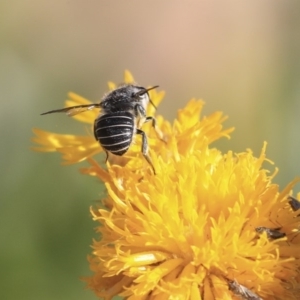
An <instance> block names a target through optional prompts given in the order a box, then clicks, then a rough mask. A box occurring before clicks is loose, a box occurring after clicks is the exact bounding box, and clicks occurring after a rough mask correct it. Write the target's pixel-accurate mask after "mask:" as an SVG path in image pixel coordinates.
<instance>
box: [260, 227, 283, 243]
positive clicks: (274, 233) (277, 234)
mask: <svg viewBox="0 0 300 300" xmlns="http://www.w3.org/2000/svg"><path fill="white" fill-rule="evenodd" d="M280 229H281V227H277V228H268V227H264V226H259V227H256V228H255V231H256V232H257V233H259V234H262V233H264V232H265V233H266V235H267V237H268V239H269V240H277V239H281V238H283V237H285V236H286V234H285V233H284V232H281V231H279V230H280Z"/></svg>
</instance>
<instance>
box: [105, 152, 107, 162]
mask: <svg viewBox="0 0 300 300" xmlns="http://www.w3.org/2000/svg"><path fill="white" fill-rule="evenodd" d="M105 154H106V158H105V163H107V161H108V152H107V151H105Z"/></svg>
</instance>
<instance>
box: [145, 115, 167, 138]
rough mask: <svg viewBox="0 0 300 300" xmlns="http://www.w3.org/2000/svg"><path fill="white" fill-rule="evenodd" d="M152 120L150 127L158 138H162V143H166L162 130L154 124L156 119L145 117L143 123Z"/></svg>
mask: <svg viewBox="0 0 300 300" xmlns="http://www.w3.org/2000/svg"><path fill="white" fill-rule="evenodd" d="M149 121H152V127H153V128H154V130H155V132H156V134H157V136H158V137H159V139H160V140H162V141H163V142H164V143H166V140H165V139H164V135H163V133H162V131H161V130H160V129H159V128H158V127H157V126H156V119H155V118H154V117H152V116H149V117H146V120H145V123H146V122H149Z"/></svg>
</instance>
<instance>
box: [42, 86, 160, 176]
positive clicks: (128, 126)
mask: <svg viewBox="0 0 300 300" xmlns="http://www.w3.org/2000/svg"><path fill="white" fill-rule="evenodd" d="M157 87H158V86H153V87H151V88H148V89H147V88H144V87H141V86H137V85H132V84H126V85H123V86H120V87H118V88H116V89H115V90H113V91H111V92H109V93H108V94H106V95H104V97H103V98H102V100H101V101H100V103H93V104H86V105H77V106H71V107H66V108H62V109H55V110H50V111H47V112H44V113H42V114H41V115H47V114H52V113H60V112H64V113H66V114H67V115H68V116H74V115H76V114H79V113H82V112H84V111H87V110H92V109H94V108H100V113H99V115H98V117H97V118H96V119H95V122H94V136H95V139H96V140H97V141H98V142H99V143H100V145H101V146H102V148H103V149H104V151H105V152H106V162H107V160H108V156H109V153H112V154H114V155H118V156H122V155H123V154H125V153H126V152H127V150H128V149H129V147H130V145H131V144H132V141H133V137H134V135H135V134H138V135H141V136H142V145H141V152H142V154H143V156H144V157H145V159H146V161H147V162H148V164H149V165H150V166H151V168H152V170H153V173H154V174H156V172H155V168H154V166H153V163H152V161H151V159H150V156H149V155H148V150H149V147H148V140H147V136H146V133H145V132H144V131H143V130H141V129H140V127H141V126H142V125H143V124H144V123H146V122H152V127H153V128H154V129H155V131H156V133H157V135H158V136H159V138H160V139H161V140H163V135H162V133H161V131H160V130H159V129H158V128H157V126H156V120H155V118H154V117H152V116H147V115H146V109H147V106H148V104H149V102H150V103H151V104H152V105H153V106H154V107H155V105H154V103H153V102H152V101H151V99H150V97H149V93H148V92H149V91H150V90H153V89H155V88H157ZM155 108H156V107H155Z"/></svg>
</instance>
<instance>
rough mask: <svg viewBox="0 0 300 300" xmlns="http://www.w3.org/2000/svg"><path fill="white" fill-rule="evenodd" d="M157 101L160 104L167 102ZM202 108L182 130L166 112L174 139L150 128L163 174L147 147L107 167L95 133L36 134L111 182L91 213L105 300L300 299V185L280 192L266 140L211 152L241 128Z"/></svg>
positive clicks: (99, 288) (195, 107)
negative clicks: (258, 146) (293, 202)
mask: <svg viewBox="0 0 300 300" xmlns="http://www.w3.org/2000/svg"><path fill="white" fill-rule="evenodd" d="M127 76H129V77H130V76H131V75H130V74H129V73H127ZM132 81H133V79H132V78H131V82H132ZM110 86H111V88H114V86H113V85H112V84H110ZM73 95H74V94H73ZM150 96H151V99H152V101H153V102H154V103H155V105H157V104H158V103H159V102H160V100H161V98H162V94H161V93H157V92H155V91H151V95H150ZM76 97H78V96H76ZM76 97H72V99H73V101H75V102H76V100H75V98H76ZM78 103H79V102H78V101H77V102H76V104H78ZM69 104H72V105H75V103H69ZM202 107H203V102H201V101H198V100H191V101H190V102H189V103H188V104H187V106H186V107H185V108H184V109H182V110H180V111H179V112H178V116H177V119H176V120H175V121H174V122H173V124H171V123H169V122H168V121H166V120H164V119H163V117H161V116H158V117H157V124H158V127H159V128H160V129H161V130H162V132H163V134H164V137H165V140H166V142H164V141H161V140H159V139H158V138H157V136H156V134H155V132H154V130H153V129H152V128H151V126H150V125H151V124H150V125H149V124H145V126H143V130H145V132H146V133H147V135H148V137H149V144H150V153H151V158H152V160H153V164H154V166H155V169H156V172H157V175H153V174H152V172H151V170H150V168H149V165H148V164H147V162H145V160H144V159H143V157H142V155H141V153H140V143H139V142H138V141H137V142H136V143H135V144H134V145H133V146H132V147H131V150H130V151H129V153H128V154H126V157H121V159H120V160H119V161H117V160H112V162H111V163H110V162H108V166H107V170H106V169H103V168H102V167H101V166H100V164H99V162H98V160H96V158H95V157H94V155H95V154H96V151H97V152H99V150H97V148H96V144H97V143H95V142H94V141H93V140H92V138H91V137H79V138H78V137H75V136H70V135H65V136H62V135H61V136H58V135H53V134H51V133H46V132H42V131H36V132H37V133H38V138H37V139H35V141H36V142H38V143H39V144H41V145H42V146H43V147H42V148H41V149H40V150H43V151H59V152H61V153H63V154H64V160H65V161H66V162H68V163H70V162H71V163H72V162H78V161H81V160H83V159H85V158H86V159H87V160H88V162H89V163H90V166H89V167H87V168H83V169H81V172H82V173H84V174H88V175H91V176H97V177H98V178H99V179H100V180H101V182H104V183H105V186H106V189H107V197H106V198H105V199H103V201H102V203H101V205H99V207H93V208H91V213H92V216H93V219H94V220H95V221H96V222H99V227H98V228H97V232H98V233H99V234H100V236H101V238H99V239H98V240H95V241H94V243H93V252H92V255H91V256H90V257H89V262H90V268H91V270H92V272H93V275H92V276H91V277H89V278H86V279H85V280H86V281H87V284H88V287H89V288H90V289H92V290H94V292H95V293H96V295H97V296H98V297H100V298H104V299H111V298H112V297H114V296H116V295H119V296H123V297H125V298H126V299H130V300H135V299H178V300H181V299H192V300H194V299H205V300H210V299H219V300H224V299H225V300H226V299H236V297H237V296H239V297H240V298H241V299H264V300H266V299H267V300H268V299H270V300H271V299H282V300H283V299H299V290H300V276H299V266H300V263H299V261H300V251H299V245H300V235H298V232H299V228H300V220H299V216H298V214H299V211H298V212H297V211H294V210H293V209H292V208H291V207H290V204H289V200H290V198H289V196H290V195H291V194H292V191H291V190H292V188H293V186H294V185H295V184H296V183H297V182H298V181H300V180H299V179H295V180H293V181H292V182H291V183H290V184H289V185H287V187H286V188H284V189H283V190H282V191H279V187H278V185H276V184H274V183H272V180H273V178H274V176H275V175H276V173H277V169H275V171H274V172H273V173H272V174H270V173H269V171H268V170H267V169H265V168H263V165H265V164H266V163H271V162H270V161H269V160H267V159H266V156H265V150H266V144H264V146H263V149H262V151H261V153H260V155H259V156H258V157H255V156H254V155H253V153H252V152H251V151H250V150H248V151H247V152H243V153H238V154H234V153H233V152H232V151H229V152H228V153H225V154H222V153H221V152H220V151H219V150H217V149H215V148H210V145H211V143H212V142H213V141H215V140H217V139H218V138H220V137H223V136H225V137H228V135H229V133H230V132H231V131H232V130H233V129H232V128H229V129H225V130H224V129H222V122H223V121H224V120H225V119H226V118H225V117H224V116H223V114H222V113H220V112H216V113H214V114H212V115H210V116H208V117H201V118H200V114H201V110H202ZM149 110H151V111H148V113H149V114H154V113H155V111H154V109H153V108H150V106H149ZM89 114H90V113H89ZM84 118H85V119H84ZM94 118H95V115H92V114H90V115H89V117H82V119H80V121H85V122H87V123H93V120H94ZM39 133H40V134H39ZM85 139H86V140H85ZM97 146H98V145H97ZM98 147H99V146H98ZM81 149H82V150H81ZM124 164H126V165H125V166H123V165H124ZM298 196H300V194H299V195H298ZM247 291H248V292H247ZM247 293H248V296H247ZM249 293H255V294H253V295H256V298H250V296H249Z"/></svg>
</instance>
